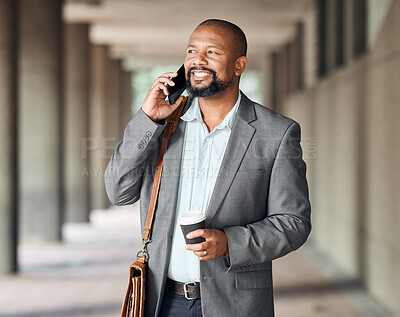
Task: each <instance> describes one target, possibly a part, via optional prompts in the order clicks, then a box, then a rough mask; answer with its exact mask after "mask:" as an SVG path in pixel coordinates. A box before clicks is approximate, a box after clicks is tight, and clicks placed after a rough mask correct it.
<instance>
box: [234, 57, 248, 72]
mask: <svg viewBox="0 0 400 317" xmlns="http://www.w3.org/2000/svg"><path fill="white" fill-rule="evenodd" d="M246 65H247V57H246V56H240V57H239V58H238V59H237V60H236V62H235V75H236V76H240V75H242V73H243V72H244V70H245V69H246Z"/></svg>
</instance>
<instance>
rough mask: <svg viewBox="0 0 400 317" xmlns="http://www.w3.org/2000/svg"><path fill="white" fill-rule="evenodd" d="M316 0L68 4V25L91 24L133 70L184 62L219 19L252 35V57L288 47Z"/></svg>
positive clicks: (96, 39) (96, 38) (93, 34)
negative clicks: (191, 44)
mask: <svg viewBox="0 0 400 317" xmlns="http://www.w3.org/2000/svg"><path fill="white" fill-rule="evenodd" d="M313 3H314V1H313V0H199V1H193V0H168V1H161V0H65V4H64V10H63V15H64V21H65V22H66V23H89V24H90V26H91V27H90V38H91V41H92V42H93V43H96V44H105V45H108V46H109V47H110V55H111V56H112V57H114V58H121V59H123V60H124V62H125V66H126V67H127V68H130V69H137V68H145V67H149V66H153V65H160V64H176V65H178V64H180V63H181V62H182V61H183V60H184V57H185V51H186V45H187V40H188V38H189V36H190V34H191V32H192V31H193V29H194V28H195V27H196V26H197V25H198V24H199V23H200V22H202V21H203V20H206V19H209V18H219V19H225V20H229V21H231V22H233V23H235V24H237V25H239V26H240V27H241V28H242V29H243V30H244V32H245V33H246V35H247V38H248V42H249V50H248V52H249V53H248V54H249V59H253V60H254V59H257V58H258V57H261V56H265V54H266V53H267V52H269V51H272V50H275V49H276V48H278V47H280V46H282V45H283V44H285V43H287V41H288V40H290V38H291V37H292V36H293V35H294V34H295V32H296V28H297V23H298V22H299V21H302V20H303V19H304V18H305V17H306V16H307V14H308V13H309V12H310V11H311V10H312V8H313V7H312V6H313Z"/></svg>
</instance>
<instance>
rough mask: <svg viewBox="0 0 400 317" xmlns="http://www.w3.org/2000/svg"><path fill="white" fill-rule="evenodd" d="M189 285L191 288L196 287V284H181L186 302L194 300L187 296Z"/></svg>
mask: <svg viewBox="0 0 400 317" xmlns="http://www.w3.org/2000/svg"><path fill="white" fill-rule="evenodd" d="M190 284H192V285H193V286H196V285H197V284H196V282H187V283H185V284H183V292H184V293H185V298H186V299H187V300H193V299H195V298H191V297H189V296H188V295H189V290H188V285H190Z"/></svg>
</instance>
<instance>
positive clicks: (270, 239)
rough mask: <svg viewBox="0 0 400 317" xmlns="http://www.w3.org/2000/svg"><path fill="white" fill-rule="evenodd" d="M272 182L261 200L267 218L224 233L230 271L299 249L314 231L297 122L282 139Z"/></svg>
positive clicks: (226, 230)
mask: <svg viewBox="0 0 400 317" xmlns="http://www.w3.org/2000/svg"><path fill="white" fill-rule="evenodd" d="M266 181H268V180H266ZM269 182H270V184H269V195H268V197H267V198H266V197H259V199H267V206H268V207H267V217H266V218H265V219H263V220H262V221H259V222H255V223H251V224H248V225H246V226H234V227H229V228H225V229H224V231H225V234H226V236H227V239H228V246H229V255H226V256H224V257H223V261H224V265H225V267H226V268H227V269H228V271H235V270H240V269H243V268H245V267H250V266H252V265H254V264H259V263H263V262H268V261H271V260H273V259H276V258H278V257H281V256H283V255H285V254H287V253H289V252H290V251H293V250H295V249H297V248H299V247H300V246H301V245H302V244H303V243H304V242H305V241H306V239H307V237H308V235H309V233H310V231H311V222H310V211H311V208H310V202H309V199H308V186H307V181H306V166H305V163H304V161H303V159H302V150H301V146H300V126H299V125H298V124H297V123H296V122H294V123H292V124H291V125H290V127H289V128H288V129H287V131H286V132H285V134H284V136H283V139H282V141H281V143H280V145H279V148H278V151H277V154H276V158H275V161H274V163H273V166H272V171H271V177H270V180H269ZM243 207H244V208H245V206H243ZM243 212H246V210H244V211H243Z"/></svg>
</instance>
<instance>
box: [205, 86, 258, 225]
mask: <svg viewBox="0 0 400 317" xmlns="http://www.w3.org/2000/svg"><path fill="white" fill-rule="evenodd" d="M254 120H256V114H255V110H254V105H253V102H252V101H250V100H249V99H248V98H247V97H246V96H245V95H244V94H243V93H242V100H241V102H240V106H239V109H238V113H237V117H236V119H235V123H234V126H233V128H232V132H231V135H230V138H229V142H228V145H227V148H226V151H225V154H224V158H223V159H222V163H221V168H220V170H219V173H218V177H217V181H216V183H215V187H214V191H213V193H212V196H211V200H210V203H209V205H208V208H207V212H206V215H207V218H206V226H208V225H209V224H210V223H211V221H212V219H213V218H214V216H215V214H216V213H217V211H218V209H219V207H220V205H221V203H222V201H223V200H224V197H225V195H226V194H227V192H228V190H229V187H230V186H231V184H232V182H233V179H234V177H235V175H236V172H237V170H238V169H239V167H240V164H241V162H242V160H243V157H244V155H245V154H246V151H247V148H248V147H249V144H250V142H251V140H252V138H253V135H254V133H255V128H254V127H253V126H251V125H250V124H249V123H250V122H252V121H254Z"/></svg>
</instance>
